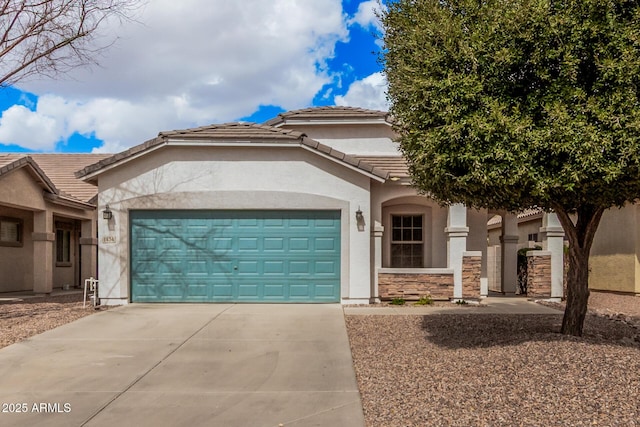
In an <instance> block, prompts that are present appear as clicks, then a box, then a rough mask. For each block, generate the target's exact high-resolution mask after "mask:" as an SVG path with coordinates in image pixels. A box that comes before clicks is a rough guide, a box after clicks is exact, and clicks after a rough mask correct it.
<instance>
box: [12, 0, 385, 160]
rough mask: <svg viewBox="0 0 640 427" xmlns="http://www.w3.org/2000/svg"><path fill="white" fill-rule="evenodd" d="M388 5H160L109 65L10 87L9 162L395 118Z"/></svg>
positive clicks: (165, 1) (142, 18)
mask: <svg viewBox="0 0 640 427" xmlns="http://www.w3.org/2000/svg"><path fill="white" fill-rule="evenodd" d="M377 5H378V3H377V1H376V0H342V1H341V0H313V1H309V0H297V1H296V0H270V1H268V2H267V1H264V0H243V1H242V2H229V1H228V0H181V1H180V2H176V1H175V0H152V1H151V2H148V4H147V6H146V7H145V8H144V9H142V10H140V11H139V12H138V14H139V15H138V16H136V22H128V23H124V24H121V23H115V22H114V23H108V24H107V25H106V26H105V27H104V28H103V29H102V30H103V32H104V35H105V36H112V35H117V37H118V39H117V40H116V43H115V44H114V45H113V46H111V47H110V48H109V49H108V50H106V51H105V52H104V54H103V55H102V56H101V57H100V58H99V63H100V66H94V67H84V68H79V69H76V70H73V71H72V72H70V73H69V74H68V75H65V76H63V77H61V78H58V79H57V80H55V81H54V80H48V79H44V78H41V79H32V80H29V81H20V82H19V83H18V84H17V85H15V86H14V87H8V88H0V114H2V116H1V117H0V151H2V152H92V151H94V152H118V151H121V150H124V149H126V148H128V147H131V146H133V145H137V144H139V143H141V142H144V141H145V140H146V139H149V138H153V137H154V136H156V135H157V133H158V132H159V131H162V130H171V129H183V128H187V127H194V126H202V125H207V124H211V123H225V122H229V121H237V120H243V121H253V122H258V123H260V122H263V121H265V120H267V119H269V118H272V117H274V116H275V115H277V114H278V113H279V112H282V111H287V110H293V109H297V108H305V107H310V106H320V105H350V106H359V107H365V108H372V109H383V110H384V109H387V103H386V98H385V89H386V82H385V80H384V77H383V75H382V73H381V66H380V64H379V63H378V60H377V55H376V52H378V51H379V50H380V46H379V40H377V39H376V37H375V36H374V33H376V32H379V27H378V26H377V20H376V19H375V15H374V13H373V10H374V9H375V8H376V7H378V6H377Z"/></svg>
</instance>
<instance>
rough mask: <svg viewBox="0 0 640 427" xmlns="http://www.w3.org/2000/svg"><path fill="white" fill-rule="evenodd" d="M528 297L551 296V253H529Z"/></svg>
mask: <svg viewBox="0 0 640 427" xmlns="http://www.w3.org/2000/svg"><path fill="white" fill-rule="evenodd" d="M527 296H528V297H531V298H549V297H550V296H551V252H549V251H528V252H527Z"/></svg>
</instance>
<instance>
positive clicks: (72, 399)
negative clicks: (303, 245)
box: [0, 304, 364, 427]
mask: <svg viewBox="0 0 640 427" xmlns="http://www.w3.org/2000/svg"><path fill="white" fill-rule="evenodd" d="M27 321H28V320H27ZM0 404H1V405H2V407H0V425H2V426H37V425H41V426H84V425H87V426H112V427H113V426H119V425H121V426H125V425H136V426H182V425H188V426H225V427H228V426H274V427H276V426H279V425H283V426H362V425H364V417H363V414H362V405H361V401H360V394H359V392H358V386H357V383H356V379H355V373H354V370H353V366H352V359H351V351H350V349H349V342H348V338H347V333H346V328H345V324H344V316H343V311H342V307H341V306H340V305H339V304H319V305H284V304H281V305H257V304H246V305H241V304H238V305H234V304H208V305H204V304H203V305H200V304H174V305H169V304H162V305H155V304H154V305H145V304H135V305H130V306H127V307H121V308H116V309H112V310H109V311H105V312H101V313H97V314H96V315H92V316H89V317H85V318H82V319H80V320H77V321H75V322H73V323H70V324H67V325H65V326H62V327H59V328H57V329H54V330H51V331H49V332H46V333H44V334H41V335H38V336H36V337H33V338H31V339H28V340H26V341H23V342H22V343H18V344H14V345H12V346H9V347H6V348H4V349H2V350H0ZM18 411H21V412H18Z"/></svg>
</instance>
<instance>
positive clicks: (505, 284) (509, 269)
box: [500, 213, 518, 294]
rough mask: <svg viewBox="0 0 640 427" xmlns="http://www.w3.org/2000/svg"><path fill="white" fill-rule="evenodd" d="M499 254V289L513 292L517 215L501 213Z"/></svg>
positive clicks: (516, 248)
mask: <svg viewBox="0 0 640 427" xmlns="http://www.w3.org/2000/svg"><path fill="white" fill-rule="evenodd" d="M500 256H501V261H502V262H501V263H500V266H501V267H500V268H501V281H502V282H501V283H500V290H501V291H502V292H504V293H505V294H514V293H515V292H516V290H517V289H518V217H517V215H515V214H512V213H505V214H503V215H502V235H501V236H500Z"/></svg>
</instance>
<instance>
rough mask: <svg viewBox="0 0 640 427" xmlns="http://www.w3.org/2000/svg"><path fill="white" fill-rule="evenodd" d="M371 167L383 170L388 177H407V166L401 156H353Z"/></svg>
mask: <svg viewBox="0 0 640 427" xmlns="http://www.w3.org/2000/svg"><path fill="white" fill-rule="evenodd" d="M355 157H356V158H358V159H359V160H361V161H363V162H365V163H368V164H370V165H371V166H373V167H376V168H378V169H381V170H384V171H386V172H387V173H388V174H389V177H394V176H395V177H398V178H408V177H409V167H408V166H407V162H406V160H405V159H404V157H402V156H355Z"/></svg>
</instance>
